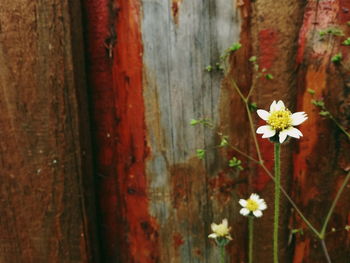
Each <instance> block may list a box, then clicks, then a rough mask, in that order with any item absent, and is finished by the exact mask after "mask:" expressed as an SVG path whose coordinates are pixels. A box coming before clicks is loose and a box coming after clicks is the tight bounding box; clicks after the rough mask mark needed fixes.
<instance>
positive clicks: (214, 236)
mask: <svg viewBox="0 0 350 263" xmlns="http://www.w3.org/2000/svg"><path fill="white" fill-rule="evenodd" d="M208 237H209V238H217V237H218V235H217V234H215V233H211V234H210V235H209V236H208Z"/></svg>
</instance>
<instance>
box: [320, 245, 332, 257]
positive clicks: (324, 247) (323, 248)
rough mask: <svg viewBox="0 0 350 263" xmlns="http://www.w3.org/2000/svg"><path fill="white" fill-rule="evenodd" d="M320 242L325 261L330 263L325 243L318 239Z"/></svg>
mask: <svg viewBox="0 0 350 263" xmlns="http://www.w3.org/2000/svg"><path fill="white" fill-rule="evenodd" d="M320 241H321V245H322V250H323V252H324V255H325V257H326V259H327V263H332V261H331V258H330V256H329V253H328V249H327V246H326V242H325V241H324V239H320Z"/></svg>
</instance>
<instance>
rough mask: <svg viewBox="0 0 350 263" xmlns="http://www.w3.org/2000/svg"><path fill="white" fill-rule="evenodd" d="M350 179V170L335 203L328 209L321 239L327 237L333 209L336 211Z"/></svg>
mask: <svg viewBox="0 0 350 263" xmlns="http://www.w3.org/2000/svg"><path fill="white" fill-rule="evenodd" d="M349 179H350V172H349V173H348V174H347V175H346V177H345V180H344V182H343V183H342V185H341V186H340V188H339V190H338V192H337V195H336V196H335V198H334V200H333V203H332V205H331V208H330V209H329V211H328V214H327V216H326V219H325V221H324V223H323V226H322V230H321V234H320V238H321V239H324V237H325V234H326V229H327V226H328V223H329V220H330V219H331V216H332V214H333V211H334V208H335V206H336V205H337V203H338V200H339V198H340V196H341V194H342V193H343V191H344V189H345V186H346V185H347V184H348V182H349Z"/></svg>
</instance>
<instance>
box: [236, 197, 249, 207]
mask: <svg viewBox="0 0 350 263" xmlns="http://www.w3.org/2000/svg"><path fill="white" fill-rule="evenodd" d="M238 203H239V204H240V205H241V206H243V207H246V205H247V200H244V199H240V200H239V202H238Z"/></svg>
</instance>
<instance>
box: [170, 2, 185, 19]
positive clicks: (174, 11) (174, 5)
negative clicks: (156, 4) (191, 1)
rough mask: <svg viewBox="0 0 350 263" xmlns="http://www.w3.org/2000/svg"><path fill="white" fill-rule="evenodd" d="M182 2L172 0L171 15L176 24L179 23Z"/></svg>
mask: <svg viewBox="0 0 350 263" xmlns="http://www.w3.org/2000/svg"><path fill="white" fill-rule="evenodd" d="M182 1H183V0H172V2H171V14H172V16H173V19H174V22H175V24H178V23H179V15H180V14H179V13H180V6H181V3H182Z"/></svg>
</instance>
